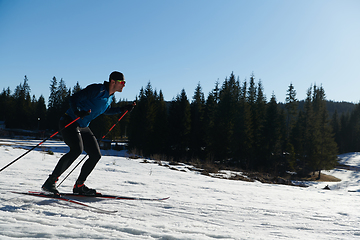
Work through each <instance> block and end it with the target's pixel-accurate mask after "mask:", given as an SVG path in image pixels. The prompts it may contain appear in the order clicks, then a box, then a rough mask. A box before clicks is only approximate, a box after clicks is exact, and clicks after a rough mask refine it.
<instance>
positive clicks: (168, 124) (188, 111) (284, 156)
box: [0, 73, 360, 173]
mask: <svg viewBox="0 0 360 240" xmlns="http://www.w3.org/2000/svg"><path fill="white" fill-rule="evenodd" d="M80 89H81V87H80V85H79V83H77V84H76V85H75V86H74V87H73V88H72V89H71V88H67V86H66V84H65V81H64V80H63V79H61V80H60V81H58V80H57V79H56V77H54V78H53V79H52V80H51V81H50V96H49V101H48V104H47V106H46V103H45V99H44V97H43V96H40V97H39V98H38V99H36V98H35V96H31V94H30V92H31V91H30V86H29V84H28V79H27V77H26V76H25V79H24V82H23V83H22V84H20V85H19V86H17V87H16V88H15V91H14V93H11V91H10V89H9V88H7V89H5V88H4V89H3V91H2V93H1V94H0V112H1V116H0V121H5V124H6V126H7V128H21V129H31V130H46V129H48V130H49V131H52V130H58V126H57V124H58V120H59V118H60V117H61V115H62V114H63V113H64V112H65V111H66V110H67V108H68V107H69V104H68V100H69V97H70V96H71V94H73V93H75V92H76V91H79V90H80ZM286 96H287V97H286V100H285V103H277V100H276V97H275V95H274V94H273V95H272V96H271V98H270V100H269V101H267V99H266V97H265V95H264V90H263V86H262V83H261V81H260V80H259V81H258V82H256V81H255V76H254V75H253V74H252V75H251V76H250V78H249V80H246V79H245V80H244V81H240V80H239V78H238V77H237V78H236V77H235V75H234V74H233V73H231V74H230V76H229V77H227V78H226V79H225V80H224V82H223V83H221V84H220V83H219V82H216V84H215V86H214V89H213V90H212V91H211V92H210V93H209V94H208V96H207V97H205V94H204V93H203V92H202V88H201V85H200V83H199V84H198V85H197V87H196V89H195V91H194V95H193V97H192V99H191V100H189V99H188V97H187V94H186V92H185V90H184V89H183V90H182V91H181V92H180V94H178V95H177V96H176V97H175V98H174V99H173V100H172V101H170V102H167V101H165V100H164V97H163V93H162V91H161V90H160V91H159V92H157V91H156V90H153V88H152V86H151V83H150V82H149V83H148V85H147V86H146V87H145V88H144V87H143V88H141V89H140V92H139V94H138V96H137V97H136V102H137V106H136V107H135V108H134V110H133V111H132V112H131V114H127V115H126V116H125V118H124V119H123V120H122V121H121V122H120V123H119V124H118V125H119V126H117V127H116V128H114V129H113V130H112V131H111V132H110V134H109V135H108V136H107V138H109V139H115V138H118V137H128V140H129V148H130V149H133V150H134V151H136V152H138V153H141V154H142V155H143V156H145V157H151V156H154V155H161V156H162V157H163V158H166V159H167V160H173V161H197V162H201V163H212V164H223V165H226V166H230V167H238V168H242V169H246V170H257V171H266V172H275V173H279V172H284V171H296V172H299V171H301V170H304V171H315V170H321V169H332V168H333V167H334V166H335V165H336V164H337V154H338V153H343V152H349V151H359V150H360V149H359V148H360V121H359V119H360V105H359V104H355V106H354V108H353V109H350V110H348V111H346V112H344V113H341V114H338V112H337V110H336V109H335V110H334V113H333V114H332V115H331V116H329V111H328V109H327V104H328V103H329V101H326V96H325V90H324V89H323V87H322V86H320V87H319V86H316V85H313V86H311V87H309V89H308V91H307V97H306V99H305V100H304V101H299V100H298V99H297V98H296V91H295V87H294V86H293V85H292V84H290V85H289V88H288V90H287V95H286ZM125 104H127V103H126V101H124V100H120V101H116V100H115V99H114V102H113V106H123V105H125ZM300 105H301V107H299V106H300ZM117 119H118V116H107V115H102V116H100V117H98V118H97V119H95V120H94V121H92V123H91V125H90V127H91V129H92V131H93V132H94V134H95V135H96V136H97V137H98V138H99V139H100V138H101V137H102V136H103V135H105V134H106V133H107V131H108V130H109V129H110V127H111V126H112V125H113V124H114V123H115V122H116V121H117Z"/></svg>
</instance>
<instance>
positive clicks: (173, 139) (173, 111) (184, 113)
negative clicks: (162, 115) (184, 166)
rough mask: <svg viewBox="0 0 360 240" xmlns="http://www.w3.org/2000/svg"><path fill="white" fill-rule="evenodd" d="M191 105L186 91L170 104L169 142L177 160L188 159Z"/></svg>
mask: <svg viewBox="0 0 360 240" xmlns="http://www.w3.org/2000/svg"><path fill="white" fill-rule="evenodd" d="M190 114H191V113H190V103H189V101H188V99H187V96H186V92H185V89H182V91H181V93H180V94H179V95H178V96H177V97H176V100H173V101H172V102H171V104H170V109H169V142H170V144H171V148H172V150H173V151H172V152H173V156H174V159H175V160H177V161H178V160H180V159H183V158H185V157H186V153H187V151H188V147H189V143H190V141H189V140H190V139H189V138H190V129H191V117H190Z"/></svg>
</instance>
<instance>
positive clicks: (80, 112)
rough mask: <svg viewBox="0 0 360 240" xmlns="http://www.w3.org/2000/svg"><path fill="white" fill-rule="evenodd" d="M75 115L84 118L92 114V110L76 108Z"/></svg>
mask: <svg viewBox="0 0 360 240" xmlns="http://www.w3.org/2000/svg"><path fill="white" fill-rule="evenodd" d="M74 113H75V115H76V116H77V117H81V118H84V117H86V116H88V115H89V114H90V111H79V110H76V111H75V112H74Z"/></svg>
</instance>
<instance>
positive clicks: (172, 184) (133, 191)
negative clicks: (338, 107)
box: [0, 139, 360, 240]
mask: <svg viewBox="0 0 360 240" xmlns="http://www.w3.org/2000/svg"><path fill="white" fill-rule="evenodd" d="M39 142H40V141H38V140H32V141H28V140H23V141H21V140H10V139H0V168H2V167H3V166H5V165H6V164H8V163H9V162H11V161H12V160H14V159H16V158H17V157H18V156H20V155H21V154H23V153H24V152H25V151H26V150H24V147H25V148H26V147H28V148H30V147H31V146H34V145H36V144H38V143H39ZM48 150H51V151H52V152H54V155H50V154H49V153H48V152H47V151H48ZM66 151H67V147H66V146H65V145H64V144H63V143H62V142H60V141H50V140H48V141H47V142H45V143H44V144H42V145H41V146H40V147H39V148H37V149H36V150H34V151H31V152H30V153H29V154H27V155H26V156H24V157H23V158H21V159H20V160H19V161H17V162H16V163H14V164H13V165H11V166H10V167H8V168H7V169H5V170H4V171H2V172H0V239H19V238H22V239H163V240H164V239H191V240H193V239H307V240H308V239H317V240H319V239H358V238H360V201H359V199H360V192H358V190H359V189H360V186H359V181H360V173H359V172H358V171H356V169H357V168H354V170H342V169H338V170H332V171H324V173H326V174H329V175H333V176H336V177H338V178H340V179H342V181H341V182H337V183H329V182H323V183H313V184H310V187H308V188H301V187H293V186H286V185H273V184H262V183H260V182H244V181H233V180H225V179H218V178H211V177H208V176H204V175H201V174H199V173H198V172H195V171H190V170H188V169H187V168H186V167H183V169H182V171H174V170H170V169H169V168H167V167H163V166H159V165H158V164H155V163H143V159H136V160H133V159H130V158H128V157H127V156H126V153H125V152H124V151H122V152H117V151H112V150H109V151H103V157H102V159H101V160H100V162H99V163H98V165H97V166H96V168H95V170H94V171H93V172H92V174H91V175H90V176H89V178H88V181H87V185H88V186H89V187H92V188H96V189H97V190H98V191H100V192H102V193H106V194H118V195H124V196H139V197H167V196H169V197H170V199H168V200H166V201H162V202H146V201H126V200H111V199H110V200H95V199H92V200H87V201H86V203H87V204H89V205H91V206H94V207H98V208H103V209H108V210H118V212H117V213H115V214H104V213H98V212H94V211H91V210H89V209H87V208H84V207H79V206H78V205H75V204H72V203H68V202H63V201H58V200H52V199H44V198H36V197H32V196H23V195H17V194H14V193H11V191H30V190H32V191H39V190H40V187H41V185H42V184H43V182H44V181H45V179H46V178H47V176H48V175H49V174H50V173H51V171H52V170H53V168H54V166H55V164H56V163H57V160H58V159H59V157H60V156H61V155H62V154H64V153H65V152H66ZM341 157H342V159H343V160H342V161H343V162H344V163H345V164H347V165H351V166H354V167H358V166H359V167H360V154H359V153H352V154H346V155H342V156H341ZM79 159H81V158H79ZM72 167H73V166H72ZM72 167H71V168H72ZM79 170H80V168H79V169H76V170H75V172H74V173H73V174H71V175H70V177H69V178H68V179H67V180H65V182H64V183H63V184H62V185H61V186H60V188H59V189H60V191H63V192H70V191H71V190H72V186H73V184H74V181H75V180H76V178H77V175H78V174H79ZM66 174H67V172H65V174H64V175H63V176H62V177H64V176H65V175H66ZM62 177H60V181H61V180H62ZM326 185H329V187H330V188H331V189H332V190H331V191H329V190H323V189H322V188H323V187H324V186H326ZM349 190H351V192H349ZM83 201H85V200H83Z"/></svg>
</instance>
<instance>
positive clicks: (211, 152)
mask: <svg viewBox="0 0 360 240" xmlns="http://www.w3.org/2000/svg"><path fill="white" fill-rule="evenodd" d="M218 86H219V82H216V83H215V88H214V89H213V90H212V91H211V92H210V93H209V94H208V97H207V99H206V102H205V111H204V131H205V134H204V141H205V153H206V159H207V160H208V161H210V162H213V161H214V158H215V153H216V139H217V135H218V131H217V130H218V129H217V127H216V125H215V117H216V114H217V110H218V96H219V87H218Z"/></svg>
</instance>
